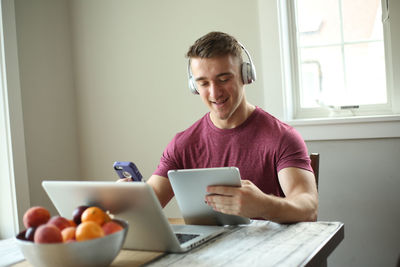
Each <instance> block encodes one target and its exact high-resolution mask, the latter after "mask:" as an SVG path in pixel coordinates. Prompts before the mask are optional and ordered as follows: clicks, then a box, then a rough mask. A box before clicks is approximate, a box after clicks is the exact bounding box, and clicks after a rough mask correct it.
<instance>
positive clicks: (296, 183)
mask: <svg viewBox="0 0 400 267" xmlns="http://www.w3.org/2000/svg"><path fill="white" fill-rule="evenodd" d="M278 179H279V183H280V185H281V188H282V191H283V193H284V194H285V196H286V197H288V198H290V197H292V196H296V195H299V194H303V193H307V194H310V195H313V196H314V197H316V198H317V197H318V192H317V185H316V182H315V177H314V174H313V173H312V172H310V171H307V170H304V169H300V168H294V167H289V168H284V169H282V170H280V171H279V173H278Z"/></svg>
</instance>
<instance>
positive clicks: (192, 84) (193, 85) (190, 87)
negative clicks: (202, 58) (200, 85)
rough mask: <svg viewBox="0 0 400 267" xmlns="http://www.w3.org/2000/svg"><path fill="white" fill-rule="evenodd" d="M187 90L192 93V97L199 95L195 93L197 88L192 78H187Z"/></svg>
mask: <svg viewBox="0 0 400 267" xmlns="http://www.w3.org/2000/svg"><path fill="white" fill-rule="evenodd" d="M189 89H190V92H192V94H194V95H198V94H199V92H198V91H197V88H196V83H195V81H194V80H193V77H190V78H189Z"/></svg>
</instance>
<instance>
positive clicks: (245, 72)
mask: <svg viewBox="0 0 400 267" xmlns="http://www.w3.org/2000/svg"><path fill="white" fill-rule="evenodd" d="M242 80H243V84H250V83H252V82H254V81H255V80H256V72H255V69H254V66H253V65H252V64H250V63H248V62H244V63H243V64H242Z"/></svg>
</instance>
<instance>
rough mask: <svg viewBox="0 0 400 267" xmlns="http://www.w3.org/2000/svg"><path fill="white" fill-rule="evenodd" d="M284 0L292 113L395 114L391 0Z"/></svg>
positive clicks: (306, 115) (311, 115)
mask: <svg viewBox="0 0 400 267" xmlns="http://www.w3.org/2000/svg"><path fill="white" fill-rule="evenodd" d="M281 2H282V6H281V11H282V12H284V14H282V16H281V19H282V20H286V21H282V25H287V28H286V29H283V30H284V32H285V33H286V34H283V36H282V39H283V41H284V42H286V43H287V45H286V46H283V47H286V48H287V49H286V51H283V54H285V55H289V56H287V58H286V60H284V63H285V64H286V65H287V67H286V68H285V69H286V70H287V71H286V73H285V74H284V75H285V79H290V82H289V83H288V84H290V88H287V90H291V92H289V94H288V95H289V96H291V97H289V98H290V99H288V105H289V106H291V107H292V113H293V114H292V116H291V117H292V118H294V119H298V118H323V117H332V116H339V117H343V116H346V117H347V116H355V115H356V116H357V115H360V116H361V115H381V114H392V113H393V112H392V101H393V98H392V88H391V82H390V77H391V69H390V67H388V64H387V60H386V59H387V58H389V57H390V56H391V52H390V49H389V48H390V47H389V46H388V45H387V44H386V43H385V36H386V35H387V34H386V33H385V32H387V31H388V23H389V22H388V18H389V17H388V11H387V10H388V6H387V4H388V2H386V1H384V3H383V11H384V12H382V4H381V0H286V1H281Z"/></svg>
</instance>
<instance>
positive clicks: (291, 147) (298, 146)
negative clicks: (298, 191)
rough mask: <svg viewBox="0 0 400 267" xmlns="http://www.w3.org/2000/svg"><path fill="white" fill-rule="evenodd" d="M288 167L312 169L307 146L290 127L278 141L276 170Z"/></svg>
mask: <svg viewBox="0 0 400 267" xmlns="http://www.w3.org/2000/svg"><path fill="white" fill-rule="evenodd" d="M288 167H296V168H301V169H304V170H308V171H311V172H312V171H313V170H312V168H311V160H310V157H309V155H308V150H307V146H306V144H305V142H304V140H303V138H302V137H301V135H300V134H299V133H298V132H297V131H296V129H294V128H292V127H291V128H289V129H288V130H287V132H286V133H285V134H284V135H283V136H282V139H281V141H280V146H279V151H278V162H277V172H279V171H280V170H282V169H284V168H288Z"/></svg>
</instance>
